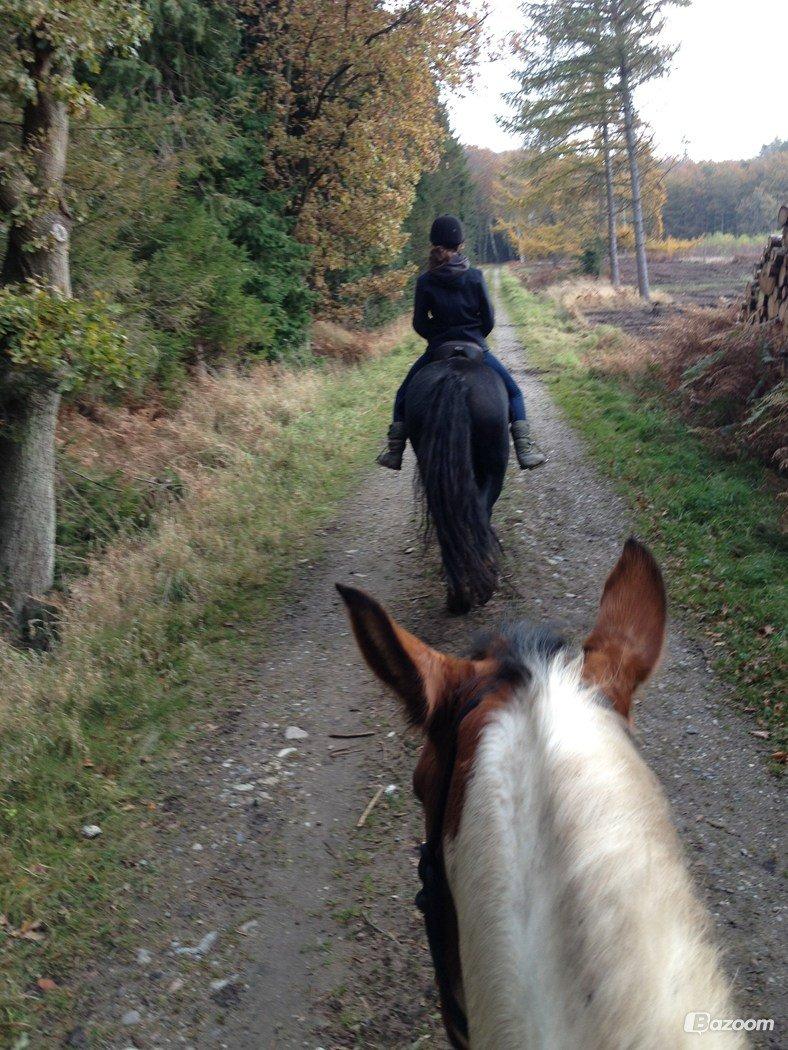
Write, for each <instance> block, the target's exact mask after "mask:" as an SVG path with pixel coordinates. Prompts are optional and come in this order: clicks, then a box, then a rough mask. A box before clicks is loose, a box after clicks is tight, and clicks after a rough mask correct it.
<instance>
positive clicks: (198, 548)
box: [0, 366, 326, 742]
mask: <svg viewBox="0 0 788 1050" xmlns="http://www.w3.org/2000/svg"><path fill="white" fill-rule="evenodd" d="M325 383H326V378H325V376H324V375H322V374H321V373H320V372H319V371H317V370H312V371H306V372H298V373H288V372H286V371H284V370H278V369H276V368H275V367H272V366H259V367H258V368H256V369H255V370H254V372H253V373H252V374H251V375H245V376H240V375H237V374H231V373H228V374H226V375H223V376H219V377H215V378H206V379H203V380H201V381H200V382H199V384H197V385H196V386H195V387H193V388H192V390H191V392H190V393H189V395H188V397H187V398H186V400H185V402H184V403H183V405H182V407H181V408H180V409H179V410H178V411H177V412H176V413H175V414H174V415H173V416H172V417H170V418H168V417H160V418H153V419H152V418H151V414H150V413H148V412H131V411H129V410H126V409H122V410H113V411H112V412H109V411H108V412H106V414H104V415H103V417H102V418H103V422H102V423H97V422H94V421H92V420H87V419H85V418H83V417H81V416H79V415H75V414H69V415H68V416H67V418H66V419H65V421H64V423H63V426H62V430H61V442H63V443H67V444H68V446H69V450H70V453H71V454H72V455H73V456H78V457H79V458H80V459H81V461H82V462H83V463H84V464H85V465H86V466H90V465H92V464H93V463H94V462H100V463H101V464H102V466H103V467H104V468H109V469H117V470H120V471H121V472H123V473H126V474H150V475H152V476H153V475H157V474H159V473H161V472H162V471H164V470H166V469H168V468H170V469H175V470H177V473H178V475H179V477H180V478H181V479H182V481H183V482H184V484H185V486H186V489H187V491H188V494H189V495H188V499H187V500H185V501H184V502H183V503H181V504H179V505H178V506H177V507H173V508H170V510H168V511H165V513H164V514H163V515H162V517H161V520H160V521H159V524H158V528H157V529H156V531H155V533H154V534H153V535H148V536H147V537H145V539H144V540H143V541H140V540H134V539H129V540H119V542H118V543H116V544H115V545H113V547H112V548H111V549H110V550H109V551H108V552H107V554H106V556H105V557H104V558H102V559H101V560H100V561H99V562H97V563H96V564H95V565H94V566H93V568H92V571H91V573H90V575H89V577H87V578H86V579H84V580H80V581H77V582H75V583H74V584H73V586H72V590H71V598H70V601H69V603H68V607H67V609H66V611H65V614H64V620H63V624H62V644H61V646H60V650H59V654H58V655H57V656H56V657H55V658H54V659H47V660H44V661H40V662H33V661H31V659H30V658H29V657H27V656H25V655H23V654H20V653H18V652H17V651H15V650H14V649H11V648H10V647H8V646H7V645H5V644H3V643H2V642H0V675H1V676H2V678H3V681H4V684H5V689H4V691H3V696H2V698H0V735H2V734H4V733H6V732H8V730H9V728H10V727H11V726H12V725H13V724H14V723H15V722H16V721H17V719H19V718H24V717H25V712H27V711H29V710H30V709H31V708H32V707H36V706H38V705H40V704H45V706H46V708H47V709H48V710H50V711H52V712H53V713H55V715H56V717H57V718H62V717H63V714H62V709H63V707H64V705H65V701H66V700H67V699H68V707H69V708H70V709H72V710H73V709H74V708H75V707H77V708H78V707H79V706H80V698H86V697H88V696H89V695H91V693H92V692H93V691H94V690H95V688H96V685H97V678H96V674H97V673H98V672H97V671H96V669H95V667H93V657H94V656H95V655H96V654H95V647H96V645H97V644H98V639H99V638H101V637H103V636H104V635H105V634H106V632H107V630H112V629H113V628H115V629H117V630H118V631H122V630H123V629H124V625H126V626H127V627H128V628H131V624H132V622H134V623H135V629H136V630H139V629H140V618H142V620H144V621H147V622H146V623H145V626H144V628H142V629H143V630H144V632H145V633H147V632H148V631H150V630H155V626H154V621H160V620H163V618H164V617H165V616H166V613H165V611H164V610H163V609H162V606H161V604H158V605H157V604H151V603H157V602H159V603H160V602H161V601H162V595H165V594H166V593H167V588H168V581H172V580H174V579H176V578H181V577H183V575H184V573H187V575H188V576H189V588H190V593H191V594H193V595H195V596H196V594H197V592H198V591H202V592H203V594H204V597H205V598H206V599H207V598H208V597H209V596H210V594H211V593H212V592H213V591H214V590H215V589H217V588H220V587H221V585H222V579H223V575H224V570H225V567H227V566H233V569H232V571H235V557H234V553H233V551H232V549H231V545H232V544H233V539H234V537H233V526H234V523H235V515H236V514H237V513H238V508H236V507H234V506H233V504H232V501H231V500H230V489H231V488H232V487H233V486H234V484H235V483H236V480H237V478H238V476H239V475H240V474H242V473H243V470H244V468H245V466H247V465H248V466H249V467H251V466H252V465H253V464H254V463H255V462H256V461H257V459H258V458H259V457H260V456H262V455H268V454H275V451H276V443H277V438H278V436H279V435H280V434H281V431H282V428H283V427H284V426H285V425H286V424H287V423H288V422H290V421H291V420H292V419H293V418H295V417H296V416H298V415H299V414H300V413H302V412H304V411H308V410H309V408H310V406H311V405H313V404H314V403H315V402H316V400H317V399H318V398H319V397H320V395H321V393H322V392H323V390H324V388H325ZM209 508H211V509H210V510H209ZM208 548H210V549H212V550H213V551H214V552H215V554H216V558H215V559H212V561H211V562H206V561H204V559H203V558H202V557H201V554H200V552H203V551H205V550H206V549H208ZM195 565H199V566H200V571H199V573H198V574H195V573H194V572H192V571H190V567H191V569H193V568H194V566H195ZM75 742H77V741H75Z"/></svg>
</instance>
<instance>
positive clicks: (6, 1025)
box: [0, 343, 414, 1046]
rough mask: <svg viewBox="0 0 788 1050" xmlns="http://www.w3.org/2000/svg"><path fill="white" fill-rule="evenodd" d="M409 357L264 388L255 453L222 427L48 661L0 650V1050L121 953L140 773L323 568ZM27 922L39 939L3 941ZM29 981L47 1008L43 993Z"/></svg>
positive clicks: (141, 798)
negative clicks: (90, 828)
mask: <svg viewBox="0 0 788 1050" xmlns="http://www.w3.org/2000/svg"><path fill="white" fill-rule="evenodd" d="M413 354H414V348H413V346H412V344H410V343H408V344H404V345H403V346H401V347H400V348H399V349H398V350H396V351H395V352H394V353H392V354H389V355H387V356H386V357H383V358H380V359H377V360H373V361H370V362H368V363H365V364H363V365H361V366H359V367H355V368H351V369H345V370H344V371H342V372H340V373H338V374H337V373H331V372H330V371H325V372H320V371H317V372H316V371H315V370H312V371H311V372H310V373H309V375H308V376H307V377H306V378H305V380H304V384H305V387H307V388H308V389H306V390H305V393H304V400H303V404H302V403H301V402H300V399H299V396H298V384H299V382H300V379H299V378H298V377H295V378H293V377H290V378H289V380H288V381H287V384H289V385H287V386H286V389H284V392H283V395H282V398H281V399H279V398H277V397H274V396H272V393H271V391H270V389H269V391H268V394H267V396H268V402H267V403H266V407H265V411H262V410H260V411H259V412H258V413H257V415H259V420H258V419H257V416H255V418H254V419H253V423H255V424H259V425H255V426H251V427H250V428H248V434H249V435H251V436H250V439H249V443H246V442H243V443H241V442H239V441H238V440H235V444H231V438H232V433H233V432H232V425H233V421H232V419H230V420H228V422H227V428H228V430H227V433H226V434H219V435H218V436H217V435H216V434H213V433H212V434H211V436H210V439H209V440H208V439H207V440H206V448H207V449H209V448H210V447H212V446H210V441H213V442H218V441H220V440H221V442H222V445H221V448H222V452H221V455H219V454H217V455H216V456H215V457H213V456H212V458H215V459H216V463H215V464H213V463H212V465H211V466H210V468H206V469H207V470H209V471H210V484H209V485H203V487H202V488H201V490H200V492H199V493H198V495H196V496H195V495H194V494H191V493H188V492H187V493H186V495H185V498H184V499H183V500H182V501H181V502H178V503H172V504H170V505H168V506H167V507H166V508H164V509H163V510H162V512H161V515H160V516H159V518H157V519H154V521H153V523H152V524H151V525H150V526H149V528H148V530H147V531H145V532H141V533H138V534H137V535H136V536H128V535H122V536H121V538H120V539H119V541H118V543H119V545H120V546H119V548H118V547H111V548H110V550H109V551H108V552H107V554H106V555H105V558H103V559H102V560H101V561H100V562H99V563H98V564H97V566H96V569H95V571H94V573H93V574H92V575H91V576H89V577H88V578H87V580H86V586H87V588H88V590H87V592H86V593H85V594H83V595H82V596H81V598H80V597H79V596H78V597H77V599H76V600H75V601H74V603H73V608H72V611H71V612H70V613H69V614H68V615H67V618H66V622H65V624H64V630H63V638H62V642H61V644H60V646H59V648H58V649H57V651H56V652H55V653H53V654H52V655H50V656H46V657H40V656H36V655H30V654H26V653H22V652H18V651H15V650H13V649H11V648H10V647H8V646H5V645H3V644H2V643H0V680H2V681H3V682H4V686H3V693H2V696H0V916H3V917H4V918H3V919H2V920H0V1045H17V1044H18V1045H20V1046H22V1045H26V1043H25V1039H26V1036H27V1034H28V1033H30V1034H31V1035H32V1034H33V1033H35V1032H37V1031H38V1032H39V1033H40V1032H41V1030H42V1029H41V1026H43V1030H44V1031H46V1030H47V1024H48V1022H47V1020H46V1018H48V1017H50V1016H53V1015H61V1014H67V1011H68V1003H69V996H68V992H67V991H66V990H60V989H61V988H67V982H68V979H69V976H70V975H72V974H73V973H74V972H75V971H77V972H78V969H79V966H80V964H81V963H82V962H83V961H84V960H85V959H87V958H95V959H100V958H101V957H102V955H104V954H105V953H106V951H107V949H108V947H109V946H110V945H111V944H115V945H117V944H118V943H123V938H124V936H126V933H127V926H126V922H127V915H126V911H125V906H124V901H125V900H126V899H127V898H128V897H129V894H128V892H127V891H124V888H123V887H124V884H127V883H131V884H132V885H133V886H134V887H135V888H137V889H138V888H139V887H140V886H141V885H142V884H143V883H144V880H145V879H147V878H151V877H153V876H154V875H155V872H154V870H153V868H152V867H144V868H141V867H140V866H139V863H138V862H139V859H140V858H141V857H145V856H150V853H149V852H146V843H148V842H149V841H150V839H149V836H150V835H151V831H150V830H149V829H148V828H146V824H147V823H148V822H149V821H151V820H155V819H156V817H155V804H156V791H157V786H156V781H155V779H154V778H152V777H151V773H150V770H151V769H152V768H155V767H156V766H159V767H160V766H161V765H162V763H163V764H165V765H166V760H167V757H168V754H170V753H171V752H172V750H173V748H175V747H176V746H177V745H178V744H179V742H180V743H182V742H183V741H184V740H185V739H187V738H188V737H189V736H190V735H191V734H194V733H196V734H199V732H200V727H201V725H202V724H203V723H204V722H205V721H206V719H208V717H209V713H210V710H211V706H212V705H215V704H219V705H221V704H222V703H223V699H227V698H229V701H232V698H233V697H234V696H235V695H237V691H238V689H242V688H243V686H242V684H240V683H241V682H242V675H243V672H244V671H245V670H246V669H248V668H250V667H253V666H254V664H255V659H259V650H260V646H261V645H262V644H263V641H264V634H261V633H260V632H262V631H264V624H265V621H266V618H268V617H270V616H271V614H272V612H273V611H274V610H275V609H276V608H277V604H278V603H279V602H281V601H282V600H283V599H284V597H285V594H286V587H287V583H288V580H289V579H290V577H291V573H292V569H293V566H294V565H295V563H296V562H297V561H298V560H299V559H302V558H304V557H305V556H309V555H313V554H315V553H316V552H317V551H318V550H319V540H318V539H317V538H316V530H317V529H318V528H319V527H320V526H321V524H323V523H325V522H326V521H328V520H329V519H330V517H331V515H332V513H333V512H334V510H335V508H336V506H337V504H338V502H339V501H340V500H341V499H342V498H343V497H345V496H346V495H347V494H348V493H349V492H350V491H351V490H352V488H353V487H354V485H355V484H356V483H357V479H358V476H359V471H360V470H361V469H362V467H363V466H364V465H366V464H368V463H370V462H371V458H372V454H373V450H374V449H375V447H376V445H377V444H378V443H379V442H380V440H381V437H382V435H383V434H384V432H385V426H386V422H387V419H388V416H389V414H390V405H391V400H392V398H393V394H394V390H395V388H396V384H397V382H398V381H399V379H400V378H401V376H402V374H403V373H404V371H405V367H406V363H407V360H408V359H409V358H411V357H412V356H413ZM245 409H246V410H247V411H248V412H249V413H252V412H254V410H255V404H254V395H253V394H250V395H249V404H248V405H245ZM217 425H218V424H217ZM266 428H267V429H266ZM258 431H259V432H260V433H262V434H263V437H260V438H258V437H256V436H255V435H257V434H258ZM217 448H218V445H217ZM85 484H86V485H88V486H90V487H91V489H92V488H95V487H96V486H95V485H93V484H92V482H90V481H88V482H85ZM99 487H100V486H99ZM75 501H76V502H80V501H79V500H77V498H76V497H75ZM95 503H96V500H95V496H93V498H92V499H91V511H90V516H91V518H92V519H95V518H96V517H97V516H98V517H100V511H96V509H95ZM132 503H133V500H132ZM103 507H104V501H101V508H103ZM76 518H77V515H76V514H75V515H74V519H73V520H76ZM146 524H147V523H146ZM112 525H113V523H112V521H111V520H110V521H109V523H108V524H107V525H106V529H105V531H107V532H109V531H111V530H112ZM69 527H70V526H68V527H66V525H64V529H63V531H62V532H61V539H62V541H63V544H64V547H65V548H66V552H68V550H69V549H71V550H72V551H75V552H77V553H78V554H79V555H80V556H82V555H83V554H84V553H85V548H84V546H81V545H83V544H84V543H85V542H86V540H85V536H84V535H83V531H84V530H82V529H81V528H78V527H75V528H74V530H73V532H74V535H73V537H71V536H70V533H69ZM69 539H71V546H70V548H69V547H68V542H69ZM88 540H89V542H92V541H93V537H88ZM91 586H92V588H93V589H92V591H91V590H90V588H91ZM234 625H237V626H244V625H245V626H246V627H247V628H248V626H249V625H254V628H255V629H254V630H248V629H246V630H237V629H234ZM239 676H241V677H239ZM217 697H218V699H217ZM84 824H98V825H100V827H101V828H102V835H101V836H100V838H98V839H95V840H92V841H88V840H87V839H85V838H84V837H83V836H82V835H81V833H80V829H81V827H82V826H83V825H84ZM26 923H27V924H30V923H36V924H40V925H37V926H36V927H35V928H34V929H33V930H32V931H31V932H32V934H33V936H34V937H36V938H39V937H40V939H35V940H28V939H23V938H20V937H19V936H17V937H12V936H10V935H9V934H10V931H15V932H17V933H19V931H20V930H24V928H25V924H26ZM40 978H50V979H54V980H55V982H56V983H57V985H58V986H59V987H58V990H55V991H51V990H50V991H47V992H46V993H42V992H41V991H40V990H39V988H38V987H37V984H36V982H37V981H38V979H40ZM42 1018H43V1020H42ZM20 1039H21V1040H22V1042H21V1043H18V1040H20Z"/></svg>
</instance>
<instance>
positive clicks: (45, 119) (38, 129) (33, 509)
mask: <svg viewBox="0 0 788 1050" xmlns="http://www.w3.org/2000/svg"><path fill="white" fill-rule="evenodd" d="M30 49H31V52H32V54H33V58H32V59H31V62H30V64H29V73H30V75H31V78H32V80H33V82H34V84H35V93H34V95H33V97H32V98H31V99H30V100H29V101H28V102H27V103H26V105H25V109H24V115H23V122H22V143H21V149H22V154H23V157H24V160H25V162H26V163H25V165H24V170H25V172H26V173H25V174H24V175H22V176H19V177H18V178H17V179H16V181H14V177H13V176H9V177H8V179H7V180H6V181H5V182H3V183H2V185H0V206H2V207H3V208H4V209H5V210H7V211H8V212H10V213H11V217H10V222H9V233H8V248H7V251H6V257H5V261H4V265H3V271H2V276H1V278H0V279H1V280H2V283H3V284H10V283H21V282H24V281H36V282H37V283H39V284H41V285H43V286H44V287H46V288H49V289H51V290H53V291H55V292H58V293H59V294H61V295H64V296H70V295H71V276H70V270H69V235H70V227H71V216H70V214H69V212H68V209H67V207H66V206H65V204H64V203H63V179H64V176H65V171H66V153H67V149H68V109H67V105H66V103H65V102H64V101H63V100H61V99H60V98H58V95H57V93H56V92H55V91H54V90H53V89H52V79H53V76H54V75H55V74H57V73H58V72H61V70H58V68H57V66H56V61H55V57H54V55H53V53H52V50H51V48H49V47H48V46H47V45H46V43H45V42H42V41H41V40H38V39H36V38H35V37H31V41H30ZM25 204H27V205H28V207H27V208H25V207H22V208H21V209H20V213H21V214H22V215H24V216H25V217H24V218H23V219H21V220H20V221H16V220H15V218H14V211H15V209H16V208H17V207H18V206H19V205H25ZM30 204H32V207H29V205H30ZM59 404H60V394H59V392H58V390H57V389H56V388H55V387H53V386H47V385H46V384H44V383H41V382H38V381H37V380H36V379H35V377H34V376H31V375H28V376H25V377H23V378H22V379H18V378H17V377H15V376H14V374H13V372H11V371H9V370H6V371H3V370H2V369H1V368H0V425H1V426H2V429H1V430H0V433H1V434H2V439H1V440H0V575H4V576H5V577H6V579H7V582H8V584H9V588H10V599H11V601H10V604H11V607H12V609H13V611H14V613H15V614H16V615H17V617H19V618H20V620H21V621H22V623H23V625H24V620H25V611H26V609H28V608H29V606H30V603H31V599H36V598H40V597H41V596H42V595H44V594H46V592H47V591H48V590H49V589H50V588H51V586H52V582H53V571H54V552H55V425H56V422H57V412H58V407H59Z"/></svg>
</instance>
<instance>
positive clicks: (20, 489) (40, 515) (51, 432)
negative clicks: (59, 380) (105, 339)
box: [0, 389, 60, 617]
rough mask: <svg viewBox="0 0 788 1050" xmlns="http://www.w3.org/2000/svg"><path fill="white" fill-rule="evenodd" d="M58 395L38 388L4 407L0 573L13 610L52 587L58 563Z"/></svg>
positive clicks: (0, 454)
mask: <svg viewBox="0 0 788 1050" xmlns="http://www.w3.org/2000/svg"><path fill="white" fill-rule="evenodd" d="M59 404H60V395H59V393H58V392H57V391H56V390H46V389H33V390H31V391H29V392H27V393H26V394H24V395H22V396H20V397H19V398H17V399H15V400H10V401H5V402H4V404H3V429H2V431H0V434H2V435H3V436H2V438H0V495H1V497H2V498H0V574H3V575H4V576H5V577H6V579H7V581H8V586H9V589H10V596H11V608H12V610H13V612H14V614H15V615H16V616H17V617H20V616H23V615H24V611H25V607H26V605H27V603H28V601H29V599H30V598H31V597H36V596H40V595H43V594H46V592H47V591H48V590H49V589H50V588H51V586H52V578H53V572H54V563H55V492H54V478H55V424H56V423H57V412H58V407H59Z"/></svg>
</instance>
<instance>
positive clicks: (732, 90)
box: [450, 0, 788, 160]
mask: <svg viewBox="0 0 788 1050" xmlns="http://www.w3.org/2000/svg"><path fill="white" fill-rule="evenodd" d="M489 5H490V7H491V8H492V16H491V22H490V24H491V27H492V29H493V30H494V32H495V33H496V34H499V35H503V34H505V33H506V32H509V31H511V30H513V29H517V27H518V25H519V24H520V15H519V12H518V0H489ZM667 35H668V37H669V38H670V39H671V40H672V41H674V42H676V43H680V44H681V49H680V51H679V53H678V55H677V56H676V59H675V61H674V66H673V70H672V72H671V73H670V74H669V75H668V76H667V77H666V78H665V79H664V80H659V81H655V82H653V83H651V84H647V85H645V86H644V87H643V88H642V89H641V90H640V92H639V94H638V99H637V101H638V105H639V107H640V110H641V112H642V114H643V116H644V117H645V118H646V119H647V120H648V121H649V123H650V124H651V126H652V127H653V129H654V132H655V134H656V143H657V149H658V150H659V152H660V153H662V154H664V155H677V154H683V153H684V152H685V150H686V152H687V153H688V154H689V155H690V156H691V157H692V158H694V159H695V160H727V159H732V158H743V157H752V156H754V155H755V154H756V153H757V152H758V151H759V150H760V148H761V146H762V145H763V144H764V143H765V142H771V141H772V140H773V139H775V138H783V139H786V138H788V109H786V106H785V101H786V98H787V97H788V95H786V91H787V90H788V89H787V88H786V74H785V60H784V55H785V42H786V40H788V0H694V3H693V4H692V7H690V8H688V9H679V10H677V11H673V12H672V13H671V14H670V16H669V26H668V33H667ZM511 69H512V62H511V61H510V60H509V59H504V60H502V61H500V62H496V63H487V64H485V65H484V66H483V67H482V68H481V70H480V72H479V77H478V81H477V85H476V88H475V90H474V91H473V92H472V93H471V94H470V95H466V96H464V97H453V98H452V99H451V100H450V111H451V115H452V121H453V124H454V127H455V130H456V131H457V134H458V135H459V137H460V139H461V141H462V142H465V143H468V144H470V145H475V146H486V147H488V148H489V149H494V150H503V149H512V148H513V147H516V146H518V145H519V142H518V141H517V139H516V138H513V137H512V136H510V135H507V134H506V132H504V131H503V130H502V129H501V128H500V127H499V126H498V124H497V122H496V120H495V115H496V114H498V113H503V112H505V106H504V104H503V102H502V100H501V94H502V93H503V92H504V91H507V90H509V89H510V86H511V81H510V79H509V76H510V73H511Z"/></svg>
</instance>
